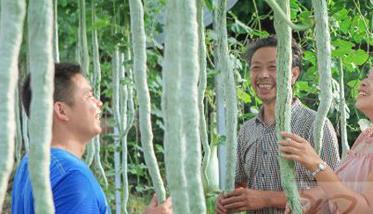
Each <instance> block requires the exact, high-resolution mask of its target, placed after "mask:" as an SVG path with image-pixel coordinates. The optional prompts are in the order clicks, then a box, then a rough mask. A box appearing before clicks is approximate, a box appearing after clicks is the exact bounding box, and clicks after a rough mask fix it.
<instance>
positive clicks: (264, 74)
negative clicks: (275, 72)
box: [259, 69, 269, 78]
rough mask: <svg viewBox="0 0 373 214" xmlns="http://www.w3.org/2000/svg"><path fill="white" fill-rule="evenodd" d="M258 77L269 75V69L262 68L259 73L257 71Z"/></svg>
mask: <svg viewBox="0 0 373 214" xmlns="http://www.w3.org/2000/svg"><path fill="white" fill-rule="evenodd" d="M259 77H262V78H263V77H269V71H268V70H267V69H263V70H262V71H261V72H260V73H259Z"/></svg>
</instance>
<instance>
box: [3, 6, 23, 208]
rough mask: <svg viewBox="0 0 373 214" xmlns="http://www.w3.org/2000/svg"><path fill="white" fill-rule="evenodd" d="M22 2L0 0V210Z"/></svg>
mask: <svg viewBox="0 0 373 214" xmlns="http://www.w3.org/2000/svg"><path fill="white" fill-rule="evenodd" d="M25 7H26V3H25V1H24V0H2V1H1V13H0V15H1V18H0V56H1V57H0V68H1V69H0V97H1V100H2V101H1V102H2V103H1V105H0V120H1V121H2V122H1V123H0V139H1V141H0V210H2V204H3V202H4V199H5V195H6V190H7V184H8V179H9V176H10V173H11V171H12V167H13V163H14V161H13V159H14V137H15V131H16V130H15V129H16V124H15V114H14V105H15V90H16V86H17V79H18V69H17V63H18V54H19V50H20V47H21V42H22V29H23V22H24V18H25V11H26V9H25Z"/></svg>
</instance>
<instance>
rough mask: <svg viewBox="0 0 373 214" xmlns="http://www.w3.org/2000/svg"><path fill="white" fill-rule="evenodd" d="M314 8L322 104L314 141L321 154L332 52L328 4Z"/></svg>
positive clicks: (317, 1)
mask: <svg viewBox="0 0 373 214" xmlns="http://www.w3.org/2000/svg"><path fill="white" fill-rule="evenodd" d="M312 6H313V8H314V12H315V35H316V49H317V69H318V72H319V87H320V94H319V99H320V104H319V108H318V109H317V114H316V119H315V121H314V129H313V138H314V140H313V141H314V143H315V150H316V152H317V153H318V154H320V151H321V148H322V139H323V134H324V132H323V130H324V125H325V122H326V120H327V115H328V112H329V109H330V106H331V103H332V82H331V80H332V73H331V50H330V33H329V24H328V8H327V2H326V1H325V0H312Z"/></svg>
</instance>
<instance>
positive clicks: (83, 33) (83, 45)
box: [78, 0, 96, 166]
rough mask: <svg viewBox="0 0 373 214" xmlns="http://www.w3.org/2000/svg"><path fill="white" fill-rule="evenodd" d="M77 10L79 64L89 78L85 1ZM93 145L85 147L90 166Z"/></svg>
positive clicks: (92, 156)
mask: <svg viewBox="0 0 373 214" xmlns="http://www.w3.org/2000/svg"><path fill="white" fill-rule="evenodd" d="M78 8H79V32H78V53H79V62H80V64H81V67H82V70H83V73H84V75H85V76H86V77H89V54H88V42H87V30H86V10H85V0H79V1H78ZM95 153H96V150H95V143H94V142H93V141H92V142H90V143H89V144H88V145H87V150H86V155H85V161H86V162H87V164H88V166H90V165H91V164H92V162H93V160H94V157H95Z"/></svg>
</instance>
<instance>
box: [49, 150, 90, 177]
mask: <svg viewBox="0 0 373 214" xmlns="http://www.w3.org/2000/svg"><path fill="white" fill-rule="evenodd" d="M88 170H89V168H88V166H87V165H86V164H85V163H84V162H83V161H81V160H79V159H78V158H77V157H74V156H73V155H72V154H69V153H67V152H65V151H60V150H52V152H51V165H50V175H51V180H52V183H53V181H55V180H56V182H57V180H59V179H62V178H63V177H65V176H67V175H69V174H70V173H72V172H75V171H80V172H82V173H87V171H88Z"/></svg>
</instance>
